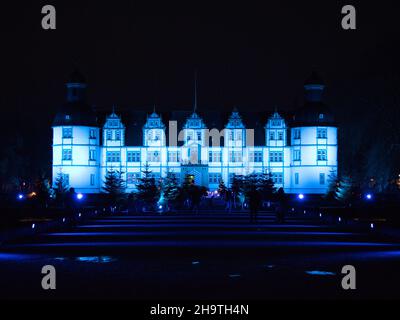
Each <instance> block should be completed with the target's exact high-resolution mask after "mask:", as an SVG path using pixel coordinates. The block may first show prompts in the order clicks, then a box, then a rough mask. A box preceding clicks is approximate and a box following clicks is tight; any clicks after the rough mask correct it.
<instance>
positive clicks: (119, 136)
mask: <svg viewBox="0 0 400 320" xmlns="http://www.w3.org/2000/svg"><path fill="white" fill-rule="evenodd" d="M115 140H118V141H120V140H121V130H117V131H115Z"/></svg>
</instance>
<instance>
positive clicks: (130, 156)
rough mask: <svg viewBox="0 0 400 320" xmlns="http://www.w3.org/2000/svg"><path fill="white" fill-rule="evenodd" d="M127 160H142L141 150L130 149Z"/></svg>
mask: <svg viewBox="0 0 400 320" xmlns="http://www.w3.org/2000/svg"><path fill="white" fill-rule="evenodd" d="M126 160H127V162H140V151H128V152H127V154H126Z"/></svg>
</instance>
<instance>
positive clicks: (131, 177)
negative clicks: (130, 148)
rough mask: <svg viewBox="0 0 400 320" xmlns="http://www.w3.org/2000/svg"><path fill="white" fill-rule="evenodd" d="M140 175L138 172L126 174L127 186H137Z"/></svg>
mask: <svg viewBox="0 0 400 320" xmlns="http://www.w3.org/2000/svg"><path fill="white" fill-rule="evenodd" d="M139 175H140V173H138V172H128V173H127V174H126V183H127V184H136V183H137V182H138V179H139Z"/></svg>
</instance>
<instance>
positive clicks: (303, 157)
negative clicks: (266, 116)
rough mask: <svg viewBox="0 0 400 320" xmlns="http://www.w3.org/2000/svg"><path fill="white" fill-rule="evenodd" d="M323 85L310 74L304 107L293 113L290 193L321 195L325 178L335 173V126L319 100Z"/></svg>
mask: <svg viewBox="0 0 400 320" xmlns="http://www.w3.org/2000/svg"><path fill="white" fill-rule="evenodd" d="M324 89H325V84H324V82H323V81H322V79H321V77H320V76H319V75H318V74H317V73H316V72H313V73H312V74H311V76H310V77H309V78H308V79H307V80H306V82H305V84H304V90H305V96H304V105H303V107H301V108H299V109H298V110H296V112H295V114H294V116H293V122H292V125H291V190H290V192H293V193H315V194H323V193H325V192H326V191H327V190H328V185H329V181H328V177H329V175H330V174H331V173H334V174H337V151H338V143H337V125H336V122H335V119H334V117H333V114H332V112H331V110H330V109H329V108H328V107H327V106H326V104H325V103H324V102H323V100H322V95H323V91H324Z"/></svg>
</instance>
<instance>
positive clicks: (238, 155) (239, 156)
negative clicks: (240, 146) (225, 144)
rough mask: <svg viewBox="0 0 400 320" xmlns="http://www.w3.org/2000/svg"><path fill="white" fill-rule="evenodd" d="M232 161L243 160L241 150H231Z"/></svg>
mask: <svg viewBox="0 0 400 320" xmlns="http://www.w3.org/2000/svg"><path fill="white" fill-rule="evenodd" d="M229 161H230V162H242V152H241V151H230V152H229Z"/></svg>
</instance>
